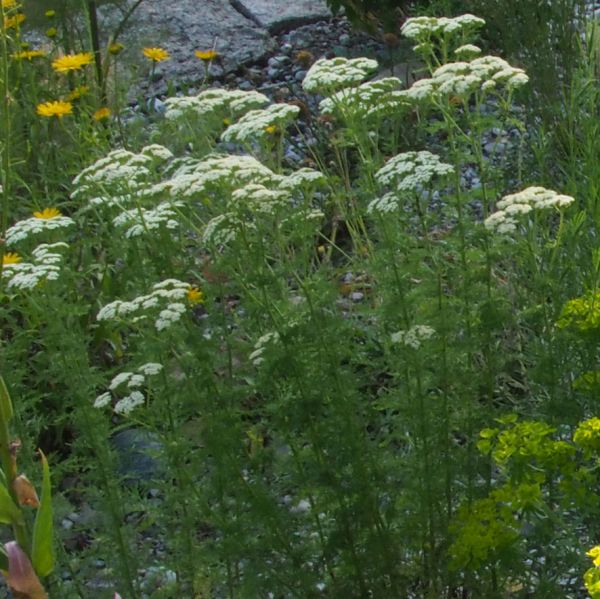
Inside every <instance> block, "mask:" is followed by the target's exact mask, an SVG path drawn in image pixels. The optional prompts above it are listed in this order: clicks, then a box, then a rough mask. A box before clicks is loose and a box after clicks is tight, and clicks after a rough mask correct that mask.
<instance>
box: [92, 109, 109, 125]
mask: <svg viewBox="0 0 600 599" xmlns="http://www.w3.org/2000/svg"><path fill="white" fill-rule="evenodd" d="M109 116H110V108H108V107H106V106H103V107H102V108H98V110H96V112H94V114H93V115H92V118H93V119H94V120H95V121H103V120H104V119H107V118H108V117H109Z"/></svg>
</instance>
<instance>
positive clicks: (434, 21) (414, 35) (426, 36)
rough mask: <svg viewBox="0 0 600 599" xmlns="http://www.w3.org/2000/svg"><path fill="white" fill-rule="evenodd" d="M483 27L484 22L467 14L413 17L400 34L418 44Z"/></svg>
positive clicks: (463, 33)
mask: <svg viewBox="0 0 600 599" xmlns="http://www.w3.org/2000/svg"><path fill="white" fill-rule="evenodd" d="M483 25H485V21H484V20H483V19H481V18H479V17H476V16H475V15H471V14H469V13H467V14H464V15H459V16H458V17H454V18H449V17H414V18H412V19H408V20H407V21H406V22H405V23H404V25H402V29H400V32H401V33H402V35H403V36H404V37H407V38H408V39H411V40H414V41H416V42H419V43H421V44H422V43H425V42H428V41H429V40H430V39H431V38H432V37H433V36H437V37H442V36H448V35H449V34H456V33H459V34H461V35H465V34H467V33H470V32H472V31H474V30H476V29H478V28H479V27H482V26H483Z"/></svg>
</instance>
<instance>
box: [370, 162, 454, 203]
mask: <svg viewBox="0 0 600 599" xmlns="http://www.w3.org/2000/svg"><path fill="white" fill-rule="evenodd" d="M453 172H454V167H453V166H452V165H451V164H446V163H445V162H442V161H441V160H440V157H439V156H436V155H435V154H432V153H431V152H427V151H425V150H424V151H421V152H403V153H402V154H398V155H397V156H394V157H393V158H391V159H390V160H388V162H387V163H386V164H385V166H383V167H382V168H380V169H379V170H378V171H377V172H376V173H375V180H376V181H377V182H378V183H379V184H380V185H383V186H386V187H392V188H393V191H390V192H389V193H386V194H385V195H384V196H383V197H381V198H376V199H375V200H373V201H372V202H371V203H370V204H369V206H368V208H367V212H369V213H373V212H380V213H388V212H394V211H395V210H397V209H398V208H399V207H400V198H401V196H403V195H406V194H407V193H413V192H421V191H423V190H424V189H425V188H426V187H427V186H428V185H429V184H430V183H431V182H432V181H433V179H434V178H436V177H446V176H447V175H450V174H452V173H453Z"/></svg>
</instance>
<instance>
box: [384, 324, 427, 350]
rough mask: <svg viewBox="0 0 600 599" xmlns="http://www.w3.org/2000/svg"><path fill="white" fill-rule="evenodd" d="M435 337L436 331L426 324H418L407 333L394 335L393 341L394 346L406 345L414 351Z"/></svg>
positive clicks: (399, 332) (402, 332)
mask: <svg viewBox="0 0 600 599" xmlns="http://www.w3.org/2000/svg"><path fill="white" fill-rule="evenodd" d="M434 335H435V329H433V328H432V327H430V326H427V325H424V324H416V325H414V326H412V327H410V329H408V330H407V331H398V332H396V333H392V335H391V341H392V343H394V344H401V345H405V346H406V347H410V348H412V349H419V348H420V347H421V344H422V343H423V341H427V340H428V339H431V338H432V337H433V336H434Z"/></svg>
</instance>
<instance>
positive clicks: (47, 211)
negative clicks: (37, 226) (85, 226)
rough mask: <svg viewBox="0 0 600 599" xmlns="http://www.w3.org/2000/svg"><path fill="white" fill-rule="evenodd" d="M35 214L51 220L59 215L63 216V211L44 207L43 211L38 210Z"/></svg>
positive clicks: (36, 216)
mask: <svg viewBox="0 0 600 599" xmlns="http://www.w3.org/2000/svg"><path fill="white" fill-rule="evenodd" d="M33 216H35V218H40V219H42V220H51V219H53V218H56V217H57V216H62V213H61V211H60V210H59V209H58V208H44V209H43V210H42V211H41V212H40V211H39V210H36V211H35V212H34V213H33Z"/></svg>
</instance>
